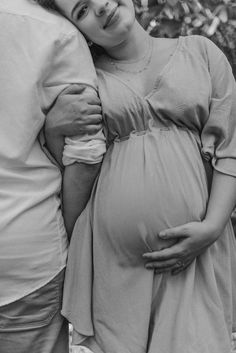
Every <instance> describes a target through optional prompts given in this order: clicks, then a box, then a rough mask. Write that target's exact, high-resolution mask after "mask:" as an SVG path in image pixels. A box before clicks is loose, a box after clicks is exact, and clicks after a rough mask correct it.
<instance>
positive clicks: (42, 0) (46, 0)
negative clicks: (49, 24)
mask: <svg viewBox="0 0 236 353" xmlns="http://www.w3.org/2000/svg"><path fill="white" fill-rule="evenodd" d="M34 1H35V2H36V3H37V4H39V5H40V6H42V7H44V8H45V9H47V10H54V11H57V12H60V13H61V12H62V11H61V10H60V8H59V7H58V6H57V5H56V2H55V0H34ZM90 51H91V54H92V57H93V60H94V61H96V60H97V59H98V58H99V56H100V55H102V54H103V53H104V52H105V51H104V49H103V48H102V47H100V46H98V45H96V44H93V45H92V47H90Z"/></svg>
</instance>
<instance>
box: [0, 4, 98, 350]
mask: <svg viewBox="0 0 236 353" xmlns="http://www.w3.org/2000/svg"><path fill="white" fill-rule="evenodd" d="M0 31H1V36H0V47H1V56H0V82H1V85H0V214H1V217H0V353H13V352H14V353H16V352H17V353H62V352H63V353H66V352H68V330H67V324H66V323H65V322H64V321H63V318H62V317H61V316H60V303H61V293H62V284H63V269H64V267H65V262H66V256H67V245H68V244H67V243H68V240H67V236H66V232H65V228H64V224H63V219H62V215H61V209H60V199H59V193H60V186H61V173H60V171H59V168H58V167H57V166H56V165H55V164H53V163H52V161H51V160H50V157H48V156H47V155H46V154H45V153H44V151H43V147H42V145H41V144H40V142H39V138H38V135H39V133H40V130H41V129H42V127H43V125H44V122H45V116H46V114H47V113H48V111H49V110H50V109H51V108H52V110H51V113H50V114H51V119H50V124H51V125H50V126H49V127H48V131H49V132H50V131H51V133H52V134H54V135H57V136H58V139H60V138H64V135H68V136H69V135H73V134H80V133H84V132H88V133H91V132H96V131H97V130H98V129H99V127H100V125H99V121H101V107H100V105H99V100H98V98H97V96H96V94H94V92H95V91H94V92H93V90H90V91H87V90H86V89H85V90H84V91H83V89H82V88H80V87H81V86H77V85H76V84H81V83H82V84H84V85H85V86H90V87H96V76H95V71H94V68H93V65H92V60H91V58H90V54H89V51H88V48H87V45H86V42H85V40H84V38H83V37H82V36H81V35H80V34H79V33H78V31H77V30H76V29H75V28H74V27H73V25H72V24H70V23H69V22H68V21H67V20H66V19H64V18H61V17H60V16H59V15H56V14H53V13H50V12H48V11H46V10H44V9H42V8H41V7H40V6H38V5H37V4H35V3H33V2H30V1H29V0H11V1H9V0H1V3H0ZM82 91H83V92H82ZM78 93H81V95H78ZM59 95H60V97H59V98H58V100H60V104H61V107H62V109H61V116H60V117H57V128H54V126H53V104H54V102H55V101H56V100H57V97H58V96H59ZM64 113H66V116H67V119H68V120H67V121H64V120H63V119H64ZM90 171H91V177H90V179H89V181H88V182H91V184H92V183H93V180H94V177H95V174H96V173H93V171H92V169H91V168H90Z"/></svg>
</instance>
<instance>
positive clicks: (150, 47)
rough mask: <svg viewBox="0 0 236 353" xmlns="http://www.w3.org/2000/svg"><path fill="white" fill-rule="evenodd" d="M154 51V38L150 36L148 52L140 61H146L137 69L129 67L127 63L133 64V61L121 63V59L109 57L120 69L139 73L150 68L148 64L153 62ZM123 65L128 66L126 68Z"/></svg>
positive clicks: (116, 67)
mask: <svg viewBox="0 0 236 353" xmlns="http://www.w3.org/2000/svg"><path fill="white" fill-rule="evenodd" d="M152 51H153V40H152V38H151V37H149V41H148V48H147V51H146V54H145V55H144V56H143V57H142V58H141V59H140V60H138V61H139V62H141V61H144V60H145V59H146V60H145V62H144V65H143V67H142V68H139V69H137V70H131V69H127V66H126V65H132V62H128V61H126V62H122V63H121V62H119V61H115V60H112V59H111V58H110V57H108V61H109V63H110V64H111V65H112V66H114V67H115V69H116V70H118V71H121V72H127V73H130V74H139V73H141V72H143V71H145V70H147V69H148V66H149V64H150V62H151V59H152ZM138 61H136V62H138ZM121 65H124V66H126V68H125V67H122V66H121Z"/></svg>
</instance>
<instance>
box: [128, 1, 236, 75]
mask: <svg viewBox="0 0 236 353" xmlns="http://www.w3.org/2000/svg"><path fill="white" fill-rule="evenodd" d="M134 3H135V7H136V14H137V18H138V20H139V22H140V23H141V24H142V26H143V27H144V28H145V29H146V30H147V31H148V32H149V33H150V34H151V35H152V36H154V37H169V38H170V37H172V38H174V37H178V36H180V35H182V36H186V35H191V34H199V35H203V36H206V37H208V38H209V39H211V40H212V41H213V42H214V43H215V44H216V45H218V47H220V49H221V50H223V52H224V53H225V54H226V56H227V57H228V60H229V62H230V64H231V65H232V68H233V72H234V76H235V77H236V0H185V1H183V0H134Z"/></svg>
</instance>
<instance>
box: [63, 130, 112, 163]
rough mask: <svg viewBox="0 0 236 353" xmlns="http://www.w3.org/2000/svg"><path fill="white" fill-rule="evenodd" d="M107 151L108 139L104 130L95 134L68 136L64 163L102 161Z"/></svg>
mask: <svg viewBox="0 0 236 353" xmlns="http://www.w3.org/2000/svg"><path fill="white" fill-rule="evenodd" d="M105 152H106V141H105V136H104V134H103V131H102V130H99V131H98V132H97V133H96V134H93V135H84V136H81V135H80V136H74V137H66V138H65V146H64V151H63V157H62V163H63V165H64V166H67V165H70V164H73V163H76V162H81V163H86V164H96V163H100V162H101V161H102V159H103V155H104V153H105Z"/></svg>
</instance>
